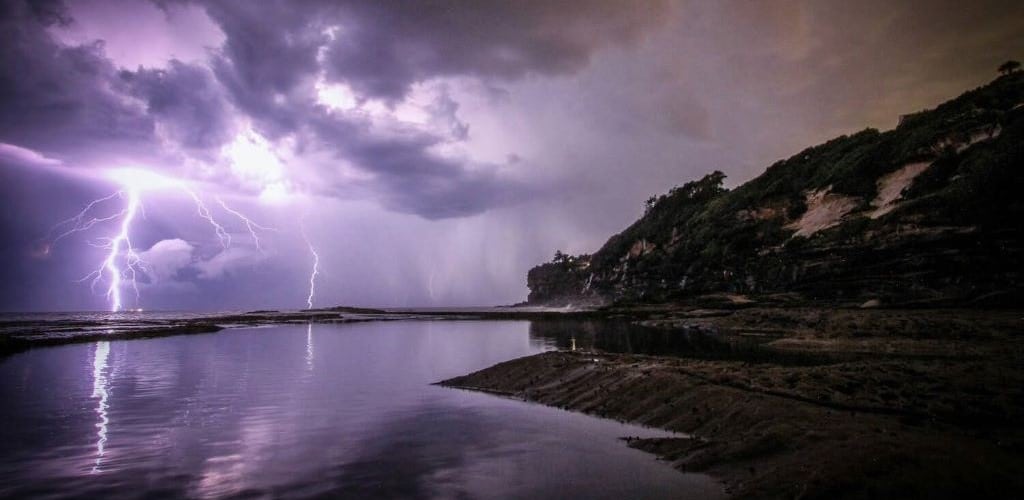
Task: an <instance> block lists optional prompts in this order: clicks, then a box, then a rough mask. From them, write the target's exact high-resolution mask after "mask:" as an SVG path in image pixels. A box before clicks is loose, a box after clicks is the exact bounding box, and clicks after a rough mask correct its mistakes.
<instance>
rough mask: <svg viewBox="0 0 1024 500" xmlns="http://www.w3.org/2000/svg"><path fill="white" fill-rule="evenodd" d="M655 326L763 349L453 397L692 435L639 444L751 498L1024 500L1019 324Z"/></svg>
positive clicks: (836, 317)
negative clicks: (497, 400)
mask: <svg viewBox="0 0 1024 500" xmlns="http://www.w3.org/2000/svg"><path fill="white" fill-rule="evenodd" d="M649 313H650V312H649ZM652 316H655V318H654V319H651V318H648V319H646V320H645V321H644V323H645V324H646V325H647V326H648V327H650V328H660V329H667V330H669V332H675V334H676V335H687V334H689V333H688V332H690V331H692V330H693V329H700V330H701V331H703V332H705V333H708V332H710V334H713V335H718V336H720V337H722V338H723V339H728V338H733V339H736V338H742V337H744V336H745V335H746V336H749V335H754V336H758V335H760V336H761V337H758V338H759V339H760V342H759V344H758V345H759V347H758V348H757V349H753V350H750V351H749V352H756V353H758V355H757V356H752V355H749V356H748V355H743V354H740V355H737V354H736V353H737V352H740V353H742V352H744V351H742V350H741V351H733V352H731V353H721V352H718V353H716V352H715V351H709V352H706V353H704V355H698V356H686V355H683V356H651V355H643V354H634V353H609V352H602V351H587V352H581V351H559V352H549V353H545V354H540V355H536V356H531V357H527V358H522V359H517V360H512V361H508V362H505V363H501V364H498V365H496V366H494V367H491V368H487V369H484V370H482V371H479V372H476V373H472V374H469V375H466V376H462V377H457V378H454V379H450V380H445V381H443V382H441V383H440V385H444V386H448V387H456V388H463V389H471V390H481V391H487V392H490V393H495V394H500V395H504V396H508V397H514V398H520V399H524V400H528V401H533V402H537V403H542V404H546V405H551V406H557V407H560V408H565V409H570V410H576V411H581V412H585V413H589V414H592V415H596V416H601V417H606V418H614V419H618V420H622V421H628V422H633V423H638V424H642V425H648V426H654V427H660V428H664V429H668V430H672V431H677V432H683V433H686V434H688V435H691V436H693V439H654V440H645V439H639V440H629V445H630V446H634V447H636V448H639V449H643V450H646V451H649V452H652V453H655V454H657V455H659V456H660V457H661V458H663V459H665V460H670V461H671V462H672V463H673V464H674V465H675V466H676V467H677V468H679V469H681V470H685V471H700V472H706V473H710V474H712V475H716V476H717V477H720V478H721V479H722V481H723V482H724V483H725V486H726V488H727V490H728V491H729V493H730V494H731V495H733V496H735V497H738V498H743V497H756V498H764V497H771V498H796V497H799V498H874V497H885V498H893V497H899V498H964V497H990V498H1012V497H1016V496H1017V495H1018V494H1019V493H1020V492H1021V491H1024V480H1022V477H1024V476H1022V474H1021V473H1022V472H1024V432H1022V429H1021V425H1020V422H1022V421H1024V369H1022V368H1021V367H1022V366H1024V365H1022V363H1021V361H1022V360H1024V356H1022V352H1024V348H1022V347H1024V342H1022V340H1024V339H1022V338H1021V336H1020V333H1021V331H1022V328H1021V327H1022V326H1024V314H1022V313H1021V312H1019V311H969V310H909V311H891V310H868V311H865V310H821V309H813V308H802V309H789V310H773V309H747V310H738V311H707V310H690V311H677V312H670V313H664V314H652ZM659 316H660V317H659ZM670 334H671V333H670ZM744 357H746V358H747V359H742V358H744Z"/></svg>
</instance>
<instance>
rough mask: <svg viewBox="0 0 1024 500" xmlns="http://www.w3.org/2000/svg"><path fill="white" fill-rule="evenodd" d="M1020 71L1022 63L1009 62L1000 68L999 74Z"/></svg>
mask: <svg viewBox="0 0 1024 500" xmlns="http://www.w3.org/2000/svg"><path fill="white" fill-rule="evenodd" d="M1018 71H1020V61H1014V60H1012V59H1011V60H1009V61H1006V62H1004V63H1003V64H1001V65H1000V66H999V72H1000V73H1002V74H1004V75H1009V74H1010V73H1016V72H1018Z"/></svg>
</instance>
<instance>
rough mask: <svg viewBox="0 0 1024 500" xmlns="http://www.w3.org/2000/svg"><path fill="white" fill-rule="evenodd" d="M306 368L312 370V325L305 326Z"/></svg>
mask: <svg viewBox="0 0 1024 500" xmlns="http://www.w3.org/2000/svg"><path fill="white" fill-rule="evenodd" d="M306 368H309V369H310V370H312V369H313V323H312V322H310V323H309V325H307V326H306Z"/></svg>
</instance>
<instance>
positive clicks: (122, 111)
mask: <svg viewBox="0 0 1024 500" xmlns="http://www.w3.org/2000/svg"><path fill="white" fill-rule="evenodd" d="M2 9H3V10H2V12H0V67H2V68H4V69H3V71H2V72H0V103H2V106H0V141H3V142H7V143H10V144H15V145H18V146H22V147H29V148H33V149H37V150H40V151H43V152H47V153H49V152H53V153H54V154H62V155H68V154H76V155H79V157H80V158H81V157H92V156H95V155H96V153H98V152H100V151H101V149H102V147H101V146H103V145H107V146H109V145H110V144H117V145H118V146H120V147H123V148H126V149H136V150H140V151H141V150H142V149H144V145H145V144H146V143H147V141H149V140H150V139H151V138H152V134H153V130H154V128H153V120H152V119H151V117H149V116H148V115H147V114H146V113H145V111H144V110H142V109H140V108H138V107H137V106H135V105H134V104H133V103H132V102H130V100H129V99H126V98H125V97H124V96H123V95H121V94H120V93H119V89H118V88H117V85H116V78H115V68H114V67H113V65H111V64H110V61H109V60H107V58H106V57H105V56H104V53H103V43H102V42H96V43H92V44H86V45H79V46H72V47H69V46H63V45H61V44H59V43H57V42H55V41H54V40H53V38H52V37H51V36H50V34H49V33H48V32H47V27H48V26H49V25H51V24H53V23H56V22H61V23H63V22H67V19H66V18H65V17H64V16H65V15H66V14H65V13H64V11H63V10H62V9H61V8H60V6H59V5H58V4H56V3H54V2H44V3H35V2H29V3H24V2H18V1H12V2H4V4H3V7H2Z"/></svg>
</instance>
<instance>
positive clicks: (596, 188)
mask: <svg viewBox="0 0 1024 500" xmlns="http://www.w3.org/2000/svg"><path fill="white" fill-rule="evenodd" d="M1020 33H1024V4H1021V3H1020V2H1011V1H1003V0H991V1H984V2H980V3H974V4H972V5H971V6H969V7H968V6H965V5H963V3H962V2H954V1H947V0H939V1H910V2H900V3H896V4H894V3H892V2H884V1H880V0H879V1H875V0H870V1H865V2H856V3H850V2H840V1H807V2H800V1H798V2H782V1H778V2H776V1H754V2H751V1H730V0H726V1H721V2H690V1H684V0H673V1H670V0H665V1H661V0H652V1H644V2H622V1H616V0H585V1H584V0H581V1H572V2H560V1H534V0H530V1H516V2H506V1H474V2H456V1H440V0H434V1H422V2H369V1H345V0H338V1H334V0H292V1H286V0H266V1H259V2H255V1H244V0H152V1H148V0H68V1H66V2H62V1H58V0H47V1H39V0H31V1H30V0H10V1H6V2H2V3H0V67H2V68H3V69H2V70H0V175H3V178H4V180H5V182H4V184H3V186H0V189H2V190H3V192H2V193H0V194H2V195H3V199H4V202H5V204H6V206H4V207H3V208H4V212H5V215H4V217H3V218H0V223H2V227H0V234H3V235H4V236H6V237H7V238H6V239H5V245H7V246H6V247H3V248H0V256H3V257H4V258H6V259H8V260H9V261H11V262H19V263H21V264H22V265H20V266H19V269H20V270H19V271H18V272H19V273H22V274H18V275H17V276H19V277H21V278H23V279H19V280H18V281H20V282H25V283H28V282H32V280H30V279H28V278H27V276H28V274H26V273H30V272H31V273H37V274H39V275H42V276H45V277H46V279H42V280H41V281H39V282H40V283H41V284H40V285H38V287H37V288H38V289H37V290H36V291H35V292H25V293H22V292H19V291H15V290H12V289H9V288H2V287H0V293H2V296H0V299H2V300H3V306H4V307H7V308H25V307H41V306H40V304H44V303H46V302H47V301H48V300H51V299H48V298H47V297H49V295H48V293H49V292H50V290H49V289H52V288H53V287H54V286H58V285H61V286H63V285H66V284H67V283H71V282H74V280H75V279H77V278H80V277H81V275H83V274H85V273H87V272H89V271H90V270H91V269H90V267H89V266H91V265H92V262H93V261H94V259H95V251H89V250H86V251H78V250H77V249H79V248H84V246H82V245H85V244H86V243H89V242H90V241H88V239H87V238H86V237H85V236H83V237H82V238H81V240H74V241H68V242H64V245H65V246H64V247H62V248H56V249H54V253H53V254H48V255H47V256H43V257H40V255H42V254H41V252H40V251H39V250H38V249H39V247H40V243H39V239H40V238H41V237H43V236H45V235H46V234H47V229H48V227H49V225H51V224H53V223H55V222H57V221H60V220H63V219H65V218H67V217H69V216H71V215H73V214H74V213H76V210H77V209H79V207H80V206H81V204H83V203H87V202H88V201H89V200H91V199H93V198H95V197H98V196H104V195H107V194H109V193H110V190H111V189H117V186H112V185H111V184H112V181H111V179H110V178H108V177H104V175H103V174H104V173H105V172H108V171H109V170H111V169H117V168H122V167H132V168H144V169H146V170H150V171H153V172H158V173H160V174H163V175H165V176H168V177H174V178H180V179H183V180H186V181H188V182H191V183H194V185H196V186H199V187H197V189H200V188H201V191H202V193H201V194H202V195H203V196H204V197H206V201H207V202H208V203H209V204H211V205H212V206H213V207H214V211H215V212H217V215H219V216H221V217H222V218H225V219H227V220H231V221H232V224H234V225H233V226H232V225H231V224H229V226H230V227H228V230H230V231H232V232H233V233H234V236H236V237H235V238H234V241H235V242H236V244H235V246H233V247H232V248H230V249H222V248H220V247H219V245H217V243H216V238H213V239H211V235H210V228H209V227H208V226H205V225H204V222H203V221H202V220H195V219H196V217H195V215H194V213H195V209H194V207H193V206H191V205H189V204H188V203H189V200H188V199H187V198H185V199H182V197H181V195H180V193H177V194H175V193H167V192H162V193H158V194H151V195H148V197H147V199H146V203H145V208H146V212H147V218H146V224H145V227H140V228H139V233H140V234H139V235H138V240H139V245H140V248H144V249H150V250H151V251H153V252H154V253H152V254H151V255H149V257H150V258H152V259H153V260H155V261H159V262H161V263H163V264H165V265H164V266H163V267H159V266H157V267H159V268H160V271H154V272H156V273H157V274H158V275H159V276H157V278H159V279H155V281H163V282H174V283H182V284H185V283H189V284H191V285H192V286H189V287H186V286H182V287H179V291H181V292H180V293H179V292H174V291H167V293H165V294H164V295H160V296H159V297H158V298H157V299H158V300H159V301H160V302H159V303H160V304H164V305H166V306H168V307H213V308H221V307H257V306H265V307H274V306H276V305H277V304H278V303H282V302H286V303H288V304H295V303H296V300H298V299H295V297H300V298H301V299H302V300H301V301H300V303H304V299H305V293H304V291H305V287H306V286H307V285H308V276H307V275H306V273H307V272H308V269H309V268H308V266H309V261H308V259H307V257H308V254H307V252H308V249H307V248H306V245H305V242H304V241H303V239H302V237H301V236H302V235H301V234H299V233H300V231H299V229H300V226H302V225H303V224H305V226H304V227H306V229H308V236H309V237H310V239H311V241H312V242H313V243H315V244H317V245H319V246H321V248H322V249H323V251H322V252H321V254H322V257H323V260H322V269H323V270H324V273H325V276H329V277H330V278H329V279H326V281H325V282H324V283H323V284H322V287H321V290H322V292H323V293H324V294H325V296H326V297H328V299H326V300H329V301H330V302H336V303H341V302H347V303H362V304H364V305H382V304H385V305H423V304H469V303H481V302H482V303H494V302H514V301H518V300H521V299H522V298H523V297H524V296H525V289H524V286H523V285H524V278H523V277H524V275H525V272H526V270H527V269H528V268H529V267H530V266H532V265H534V264H536V263H538V262H541V261H544V260H547V259H549V258H550V256H551V254H553V253H554V251H555V250H562V251H567V252H570V253H580V252H589V251H593V250H595V249H596V248H597V247H598V246H600V245H601V243H603V242H604V240H605V239H606V238H607V237H608V236H609V235H611V234H613V233H615V232H617V231H620V230H621V229H622V228H623V227H625V226H627V225H628V224H629V223H630V222H632V221H633V220H635V218H636V217H638V216H639V215H640V214H641V213H642V210H643V200H645V199H646V198H647V197H648V196H650V195H652V194H657V193H661V192H665V191H667V190H668V189H669V188H670V187H671V186H673V185H677V184H681V183H683V182H686V181H689V180H692V179H695V178H699V177H700V176H702V175H703V174H705V173H707V172H709V171H712V170H722V171H724V172H725V173H726V174H728V175H729V181H728V182H729V183H730V184H731V185H735V184H738V183H740V182H743V181H745V180H747V179H750V178H752V177H754V176H755V175H757V174H759V173H760V172H761V171H763V169H764V168H765V166H767V165H769V164H771V163H773V162H774V161H775V160H778V159H779V158H782V157H786V156H788V155H791V154H793V153H795V152H797V151H799V150H801V149H803V148H804V147H807V146H810V145H813V144H816V143H819V142H822V141H824V140H827V139H830V138H832V137H834V136H836V135H839V134H844V133H851V132H855V131H857V130H859V129H862V128H864V127H868V126H871V127H878V128H883V129H884V128H889V127H892V126H894V125H895V123H896V120H897V119H898V116H899V115H900V114H903V113H909V112H913V111H916V110H919V109H923V108H927V107H931V106H934V105H936V104H938V103H940V102H942V101H944V100H945V99H948V98H951V97H954V96H955V95H957V94H959V93H960V92H962V91H964V90H966V89H969V88H972V87H974V86H977V85H981V84H984V83H985V82H987V81H988V80H990V79H991V78H992V77H994V76H995V67H996V66H998V64H1000V63H1001V62H1003V61H1004V60H1006V59H1012V58H1017V59H1019V58H1020V57H1022V55H1024V37H1021V36H1020ZM211 196H217V197H223V198H225V199H227V200H229V201H230V203H231V204H232V206H235V207H240V208H242V209H244V210H245V212H246V213H247V214H255V215H254V216H255V217H256V218H257V220H259V221H260V222H261V223H263V224H264V225H266V226H268V227H273V228H274V231H268V234H266V235H265V240H266V241H265V242H264V243H265V245H266V246H267V249H268V250H269V251H268V253H267V254H266V255H264V254H262V253H260V252H258V251H257V250H256V249H255V248H253V247H252V244H251V243H247V242H248V241H249V239H248V235H247V234H246V228H245V227H244V226H241V225H240V223H239V221H238V220H237V219H232V216H231V214H230V213H227V212H225V211H222V210H220V209H219V208H218V205H215V204H214V200H213V199H212V198H211ZM160 197H162V199H161V198H160ZM154 198H157V199H154ZM303 221H305V222H303ZM166 242H174V243H173V244H172V243H166ZM93 243H95V242H94V241H93ZM72 244H78V245H80V246H79V247H71V245H72ZM246 245H248V246H246ZM186 246H187V247H188V248H186ZM89 248H91V247H89ZM186 256H187V257H188V259H187V262H186ZM59 259H65V260H61V261H59V262H58V260H59ZM58 264H59V265H58ZM87 264H88V265H87ZM23 274H24V276H23ZM31 286H36V285H31ZM47 287H49V288H47ZM239 287H243V288H244V290H246V292H245V293H241V294H239V295H237V296H236V295H235V291H236V290H237V289H238V288H239ZM154 288H156V287H155V285H154ZM183 290H190V291H189V293H190V294H192V295H194V297H192V296H191V295H189V296H185V295H184V292H183ZM153 293H155V292H153ZM175 293H179V294H178V295H175ZM60 297H61V299H60V300H61V301H62V302H61V304H63V305H62V307H95V306H96V302H97V301H101V300H102V299H101V298H97V297H95V296H93V295H90V294H89V293H88V290H85V291H81V292H80V293H79V292H70V291H69V292H66V293H65V294H64V295H60ZM157 299H153V300H157ZM54 300H56V299H54ZM288 301H291V302H288Z"/></svg>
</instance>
